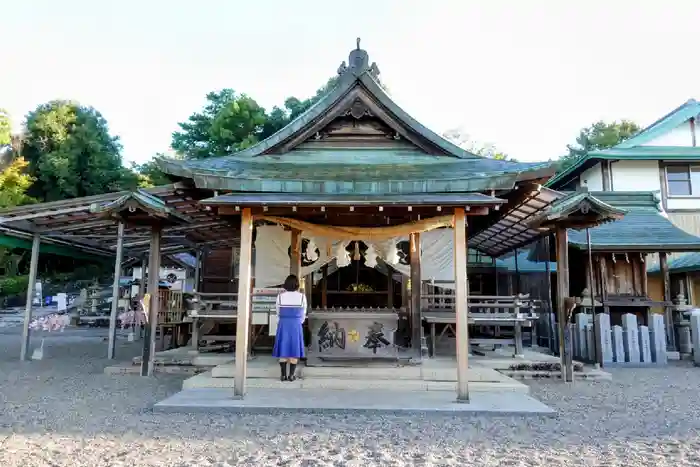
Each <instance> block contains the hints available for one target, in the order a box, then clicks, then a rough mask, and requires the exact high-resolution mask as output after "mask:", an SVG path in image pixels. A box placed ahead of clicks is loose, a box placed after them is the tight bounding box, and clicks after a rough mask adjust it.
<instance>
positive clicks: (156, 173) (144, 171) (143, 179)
mask: <svg viewBox="0 0 700 467" xmlns="http://www.w3.org/2000/svg"><path fill="white" fill-rule="evenodd" d="M156 157H157V158H160V157H163V154H160V153H159V154H156ZM131 170H132V171H133V172H134V174H135V175H136V177H137V185H138V187H139V188H151V187H154V186H160V185H167V184H168V183H170V178H168V176H167V175H165V174H164V173H163V172H162V171H161V170H160V168H158V164H157V163H156V161H155V158H154V159H151V160H150V161H148V162H145V163H143V164H136V163H133V162H132V163H131Z"/></svg>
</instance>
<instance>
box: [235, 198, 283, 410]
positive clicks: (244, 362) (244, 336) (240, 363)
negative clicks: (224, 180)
mask: <svg viewBox="0 0 700 467" xmlns="http://www.w3.org/2000/svg"><path fill="white" fill-rule="evenodd" d="M292 250H294V249H293V248H292ZM252 255H253V214H252V212H251V210H250V208H243V210H242V211H241V254H240V260H239V262H238V269H239V270H238V311H237V315H236V361H235V364H236V372H235V378H234V381H233V394H234V396H235V397H239V398H242V397H243V396H245V388H246V377H247V372H248V337H249V330H250V313H251V301H250V300H251V290H250V287H251V281H252V277H251V276H252Z"/></svg>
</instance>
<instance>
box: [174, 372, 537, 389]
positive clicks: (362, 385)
mask: <svg viewBox="0 0 700 467" xmlns="http://www.w3.org/2000/svg"><path fill="white" fill-rule="evenodd" d="M233 383H234V378H214V377H212V375H211V372H206V373H201V374H199V375H196V376H193V377H191V378H188V379H186V380H185V381H184V382H183V384H182V388H183V389H203V388H219V389H221V388H231V389H233ZM246 385H247V386H248V387H250V388H272V389H274V388H287V387H289V388H301V389H327V390H362V389H375V390H376V389H381V390H387V391H455V392H456V391H457V385H456V383H455V382H451V381H424V380H416V379H404V380H401V381H392V380H382V379H354V378H350V377H347V378H308V377H307V378H301V379H298V380H296V381H293V382H282V381H280V380H279V379H278V378H277V379H272V378H249V379H248V380H247V381H246ZM469 389H470V391H475V392H488V391H505V392H517V393H522V394H528V393H529V392H530V388H529V387H528V386H526V385H524V384H523V383H520V382H518V381H515V380H512V379H509V378H505V377H504V381H502V382H484V381H470V382H469Z"/></svg>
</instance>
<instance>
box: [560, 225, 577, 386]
mask: <svg viewBox="0 0 700 467" xmlns="http://www.w3.org/2000/svg"><path fill="white" fill-rule="evenodd" d="M556 242H557V249H556V254H557V321H558V324H559V356H560V360H561V372H562V375H561V376H562V379H563V380H564V381H566V382H573V381H574V372H573V360H572V358H573V357H572V351H573V349H572V346H571V344H572V343H571V330H570V329H569V317H568V311H567V309H566V300H565V299H566V298H567V297H568V296H569V241H568V234H567V231H566V228H565V227H557V230H556Z"/></svg>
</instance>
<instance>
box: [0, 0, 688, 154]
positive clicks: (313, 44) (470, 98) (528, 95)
mask: <svg viewBox="0 0 700 467" xmlns="http://www.w3.org/2000/svg"><path fill="white" fill-rule="evenodd" d="M0 17H2V35H3V49H4V50H3V54H2V58H1V59H0V60H1V62H0V107H5V108H7V109H8V110H9V111H10V112H11V113H12V114H13V117H14V118H15V121H16V123H20V122H21V121H22V120H23V117H24V115H25V114H26V113H27V112H29V111H30V110H32V109H33V108H34V107H36V106H37V105H38V104H40V103H42V102H45V101H48V100H51V99H56V98H65V99H75V100H77V101H79V102H81V103H83V104H87V105H92V106H94V107H95V108H97V109H98V110H99V111H100V112H102V114H103V115H104V116H105V118H107V120H108V121H109V124H110V129H111V131H112V133H114V134H116V135H118V136H120V138H121V140H122V144H123V146H124V158H125V159H126V160H129V161H132V160H134V161H144V160H147V159H149V158H150V157H151V156H152V155H154V154H155V153H156V152H159V151H160V152H162V151H166V150H167V149H168V147H169V143H170V135H171V133H172V132H173V131H174V130H176V129H177V122H179V121H183V120H185V119H186V118H187V117H188V116H189V115H190V114H191V113H192V112H194V111H196V110H198V109H200V108H201V106H202V105H203V103H204V96H205V94H206V93H207V92H208V91H212V90H217V89H221V88H224V87H231V88H233V89H235V90H236V91H239V92H245V93H247V94H249V95H251V96H252V97H254V98H255V99H256V100H257V101H258V102H259V103H260V104H261V105H263V106H264V107H266V108H270V107H272V106H273V105H275V104H282V102H283V101H284V98H285V97H287V96H290V95H295V96H297V97H300V98H303V97H307V96H309V95H311V94H312V93H313V92H314V91H315V90H316V89H317V88H318V87H319V86H321V85H322V84H324V83H325V81H326V80H327V78H329V77H330V76H332V75H333V74H334V73H335V72H336V69H337V67H338V65H339V64H340V62H341V61H342V60H347V54H348V52H349V51H350V49H352V48H353V47H354V46H355V38H356V37H358V36H359V37H361V38H362V46H363V48H365V49H366V50H367V51H368V53H369V55H370V61H376V62H377V65H378V66H379V68H380V70H381V77H382V80H383V82H384V83H385V84H386V85H387V86H388V87H389V90H390V92H391V95H392V97H394V99H395V100H396V101H397V102H398V103H399V104H400V105H402V106H403V107H404V108H405V109H406V110H407V111H408V112H409V113H410V114H412V115H413V116H414V117H415V118H417V119H418V120H420V121H421V122H423V123H424V124H425V125H427V126H428V127H430V128H432V129H433V130H435V131H438V132H442V131H444V130H447V129H449V128H453V127H462V128H464V129H465V131H466V132H467V133H468V134H469V135H471V136H472V138H474V139H475V140H478V141H481V142H489V143H493V144H495V145H496V147H497V148H498V149H500V150H502V151H505V152H506V153H508V154H509V155H511V156H513V157H515V158H518V159H520V160H527V161H530V160H532V161H534V160H546V159H548V158H556V157H558V156H559V155H561V154H563V153H565V152H566V144H567V143H570V142H573V140H574V139H575V137H576V135H577V134H578V130H579V129H580V128H581V127H584V126H587V125H589V124H590V123H592V122H593V121H596V120H598V119H605V120H614V119H620V118H628V119H632V120H634V121H636V122H638V123H640V124H642V125H645V124H648V123H651V122H652V121H653V120H655V119H656V118H658V117H660V116H662V115H663V114H665V113H667V112H668V111H670V110H672V109H673V108H675V107H676V106H678V105H680V104H681V103H683V102H685V101H686V100H687V99H689V98H691V97H700V59H699V57H700V35H699V34H698V28H697V24H698V18H700V1H697V0H687V1H683V0H664V1H660V0H659V1H652V0H637V1H633V0H614V1H612V0H583V1H578V0H567V1H555V0H550V1H536V0H527V1H523V0H511V1H499V0H488V1H486V0H485V1H479V2H477V1H468V0H430V1H426V0H352V1H345V2H331V1H320V0H297V1H282V0H249V1H243V0H227V1H226V0H200V1H196V2H195V1H193V0H190V1H184V0H169V1H165V0H138V1H135V0H121V1H110V2H108V1H103V0H101V1H95V0H3V1H2V2H0Z"/></svg>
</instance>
